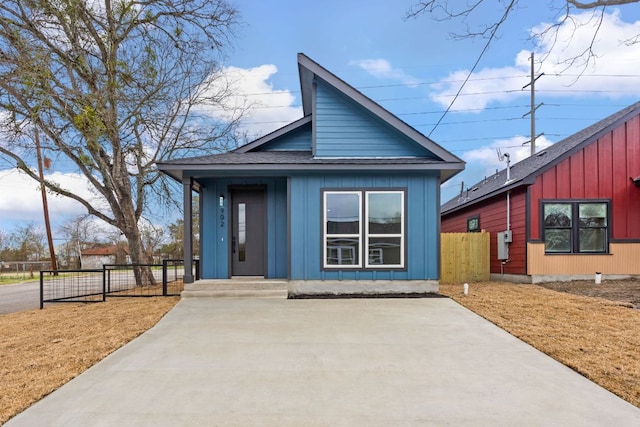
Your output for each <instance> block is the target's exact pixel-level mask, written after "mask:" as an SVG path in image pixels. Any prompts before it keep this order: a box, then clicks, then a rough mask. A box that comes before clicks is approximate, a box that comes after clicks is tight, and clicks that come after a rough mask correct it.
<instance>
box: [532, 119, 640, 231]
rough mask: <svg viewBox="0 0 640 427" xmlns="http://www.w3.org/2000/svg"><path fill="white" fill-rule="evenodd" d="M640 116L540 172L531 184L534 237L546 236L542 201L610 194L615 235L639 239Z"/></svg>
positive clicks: (600, 197)
mask: <svg viewBox="0 0 640 427" xmlns="http://www.w3.org/2000/svg"><path fill="white" fill-rule="evenodd" d="M637 176H640V116H635V117H633V118H631V119H630V120H628V121H626V122H624V123H622V124H621V125H620V126H618V127H616V128H615V129H613V130H612V131H610V132H607V133H605V134H603V135H601V136H600V137H599V138H598V139H597V140H595V141H594V142H592V143H590V144H588V145H586V146H585V147H584V148H582V149H580V150H578V151H576V152H575V153H573V154H572V155H571V156H569V157H568V158H566V159H564V160H562V161H561V162H560V163H558V164H556V165H555V166H553V167H551V168H550V169H548V170H546V171H545V172H543V173H542V174H540V175H539V176H538V177H537V178H536V181H535V183H534V184H533V185H532V186H531V187H530V195H531V196H530V197H531V212H530V215H531V224H532V226H531V229H530V238H531V239H532V240H534V241H535V240H541V239H542V236H541V232H542V230H541V218H540V201H541V200H553V199H610V200H611V210H612V215H611V218H610V222H611V227H612V228H611V240H612V241H625V240H636V241H637V240H638V239H640V219H639V218H640V188H638V187H637V186H635V185H634V183H633V181H632V180H631V179H630V178H632V177H634V178H635V177H637Z"/></svg>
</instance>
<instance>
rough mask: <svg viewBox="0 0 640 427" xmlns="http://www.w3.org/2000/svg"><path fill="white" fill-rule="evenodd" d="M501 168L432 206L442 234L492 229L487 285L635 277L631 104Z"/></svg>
mask: <svg viewBox="0 0 640 427" xmlns="http://www.w3.org/2000/svg"><path fill="white" fill-rule="evenodd" d="M508 169H509V170H508V171H507V169H505V170H502V171H500V172H498V173H496V174H495V175H493V176H491V177H488V178H486V179H484V180H483V181H481V182H478V183H477V184H475V185H473V186H471V187H469V189H468V190H467V191H465V192H463V193H461V194H460V195H459V196H458V197H456V198H454V199H452V200H450V201H448V202H447V203H445V204H444V205H443V206H442V209H441V220H442V232H465V231H469V232H471V231H480V230H486V231H488V232H490V233H491V274H492V278H493V279H494V280H500V279H504V280H511V281H519V282H526V283H529V282H533V283H536V282H542V281H555V280H573V279H593V277H594V274H595V273H601V274H602V275H603V276H604V277H605V278H607V277H608V278H624V277H634V276H640V102H638V103H636V104H634V105H631V106H629V107H627V108H625V109H623V110H621V111H619V112H617V113H615V114H613V115H611V116H609V117H607V118H605V119H603V120H601V121H599V122H598V123H596V124H594V125H592V126H590V127H588V128H586V129H584V130H582V131H580V132H578V133H576V134H574V135H572V136H570V137H568V138H566V139H564V140H562V141H559V142H557V143H555V144H553V145H552V146H550V147H548V148H547V149H545V150H542V151H540V152H538V153H536V154H535V155H533V156H531V157H529V158H527V159H525V160H522V161H521V162H518V163H516V164H514V165H511V167H509V168H508ZM507 173H508V174H509V177H508V179H507Z"/></svg>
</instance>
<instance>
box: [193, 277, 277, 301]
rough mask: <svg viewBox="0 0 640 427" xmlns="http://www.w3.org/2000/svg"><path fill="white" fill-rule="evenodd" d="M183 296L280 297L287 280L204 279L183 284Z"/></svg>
mask: <svg viewBox="0 0 640 427" xmlns="http://www.w3.org/2000/svg"><path fill="white" fill-rule="evenodd" d="M181 296H182V297H183V298H282V299H286V298H287V297H288V296H289V289H288V282H287V281H285V280H271V279H262V278H233V279H205V280H198V281H196V282H195V283H188V284H185V285H184V290H183V291H182V294H181Z"/></svg>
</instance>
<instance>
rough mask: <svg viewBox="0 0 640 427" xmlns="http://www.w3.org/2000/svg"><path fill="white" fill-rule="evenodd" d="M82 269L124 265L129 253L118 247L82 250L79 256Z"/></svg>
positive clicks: (125, 249) (124, 248)
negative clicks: (106, 265)
mask: <svg viewBox="0 0 640 427" xmlns="http://www.w3.org/2000/svg"><path fill="white" fill-rule="evenodd" d="M80 258H81V262H82V268H83V269H92V268H102V266H103V265H105V264H125V263H127V262H128V261H129V251H128V249H127V248H126V247H123V246H120V245H110V246H100V247H95V248H90V249H84V250H82V252H81V255H80Z"/></svg>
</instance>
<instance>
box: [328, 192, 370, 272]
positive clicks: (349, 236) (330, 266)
mask: <svg viewBox="0 0 640 427" xmlns="http://www.w3.org/2000/svg"><path fill="white" fill-rule="evenodd" d="M330 194H355V195H357V196H358V234H328V233H327V196H328V195H330ZM322 209H323V212H322V259H323V262H322V264H323V266H324V268H327V269H344V268H362V255H361V253H362V191H325V192H324V195H323V200H322ZM328 238H338V239H339V238H347V239H353V238H357V239H358V251H359V252H358V254H356V255H357V256H358V262H357V263H356V264H328V263H327V255H328V254H327V252H328V247H327V239H328Z"/></svg>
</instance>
